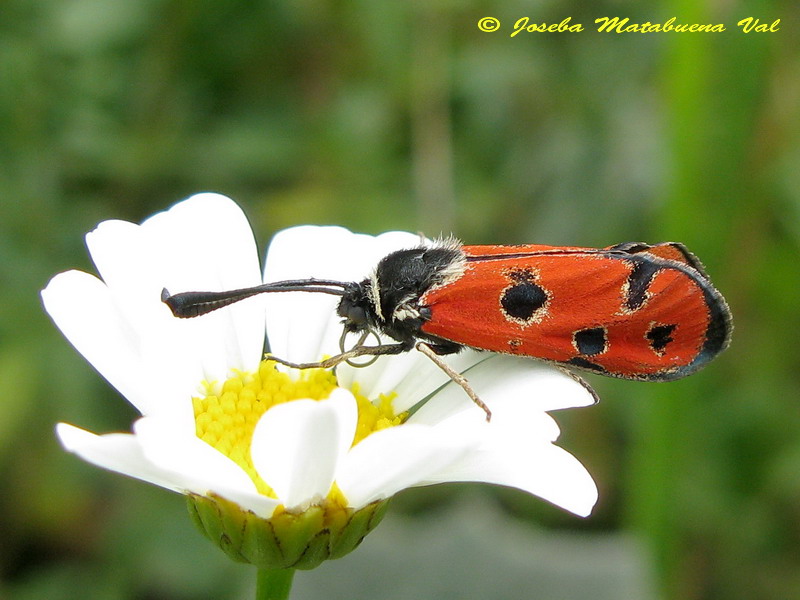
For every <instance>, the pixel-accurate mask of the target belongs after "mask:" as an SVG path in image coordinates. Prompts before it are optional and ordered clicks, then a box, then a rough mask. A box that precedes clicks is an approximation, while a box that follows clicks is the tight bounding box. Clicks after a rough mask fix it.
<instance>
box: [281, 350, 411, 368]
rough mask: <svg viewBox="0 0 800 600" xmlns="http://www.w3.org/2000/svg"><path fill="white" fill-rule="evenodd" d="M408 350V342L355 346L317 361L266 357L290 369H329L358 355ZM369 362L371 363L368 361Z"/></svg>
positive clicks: (379, 354)
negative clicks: (294, 360) (304, 361)
mask: <svg viewBox="0 0 800 600" xmlns="http://www.w3.org/2000/svg"><path fill="white" fill-rule="evenodd" d="M408 350H409V346H408V344H379V345H377V346H356V347H355V348H353V349H352V350H348V351H347V352H342V353H341V354H337V355H335V356H331V357H330V358H326V359H325V360H321V361H319V362H307V363H293V362H289V361H288V360H284V359H282V358H278V357H277V356H272V355H268V356H267V359H268V360H272V361H275V362H276V363H278V364H281V365H284V366H286V367H290V368H292V369H331V368H333V367H335V366H336V365H338V364H339V363H343V362H349V361H350V360H352V359H354V358H358V357H359V356H375V357H377V356H382V355H384V354H400V353H402V352H406V351H408ZM370 364H371V363H370Z"/></svg>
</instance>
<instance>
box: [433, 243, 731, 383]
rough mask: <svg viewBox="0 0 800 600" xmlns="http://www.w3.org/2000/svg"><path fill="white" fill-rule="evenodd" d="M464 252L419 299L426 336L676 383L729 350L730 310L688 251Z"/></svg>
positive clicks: (642, 247) (667, 247)
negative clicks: (458, 270)
mask: <svg viewBox="0 0 800 600" xmlns="http://www.w3.org/2000/svg"><path fill="white" fill-rule="evenodd" d="M463 251H464V252H465V255H466V266H465V269H464V272H463V274H461V275H460V276H458V277H456V278H453V279H451V280H448V281H447V283H446V284H444V285H442V286H439V287H436V288H433V289H431V290H429V291H428V292H427V293H425V294H424V295H423V296H422V298H421V300H420V302H421V305H422V306H424V307H427V309H428V310H429V311H430V313H429V314H430V319H429V320H428V321H427V322H425V323H424V324H423V325H422V330H423V331H424V332H425V333H429V334H432V335H435V336H438V337H441V338H444V339H448V340H452V341H454V342H457V343H460V344H464V345H467V346H472V347H474V348H479V349H484V350H491V351H494V352H506V353H511V354H520V355H525V356H531V357H536V358H540V359H544V360H550V361H555V362H559V363H564V364H568V365H572V366H577V367H581V368H585V369H590V370H593V371H596V372H598V373H602V374H604V375H610V376H613V377H623V378H628V379H652V380H670V379H677V378H679V377H683V376H685V375H689V374H690V373H692V372H694V371H696V370H697V369H698V368H700V367H701V366H703V365H704V364H705V363H706V362H708V361H709V360H711V359H712V358H713V357H714V356H716V354H718V353H719V352H721V351H722V350H723V349H724V348H725V347H726V346H727V343H728V337H729V332H730V316H729V313H728V310H727V306H726V305H725V302H724V300H723V299H722V297H721V296H720V294H719V293H718V292H717V291H716V290H715V289H714V288H713V286H712V285H711V283H710V282H709V281H708V279H707V278H706V276H705V274H704V273H703V272H702V270H701V268H702V267H701V266H700V264H699V262H697V261H696V259H694V257H693V256H692V255H691V254H690V253H688V251H686V250H685V248H683V247H682V246H681V245H680V244H672V243H667V244H659V245H656V246H647V245H646V244H620V245H619V246H613V247H611V248H606V249H602V250H598V249H592V248H567V247H551V246H540V245H521V246H464V247H463Z"/></svg>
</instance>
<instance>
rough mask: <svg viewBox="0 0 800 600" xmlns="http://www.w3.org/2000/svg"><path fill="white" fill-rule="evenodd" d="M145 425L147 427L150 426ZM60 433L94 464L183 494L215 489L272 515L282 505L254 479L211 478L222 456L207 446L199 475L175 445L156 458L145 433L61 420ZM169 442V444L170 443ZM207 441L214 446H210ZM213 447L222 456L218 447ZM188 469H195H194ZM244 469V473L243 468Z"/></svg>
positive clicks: (259, 512) (266, 515) (200, 458)
mask: <svg viewBox="0 0 800 600" xmlns="http://www.w3.org/2000/svg"><path fill="white" fill-rule="evenodd" d="M144 428H145V429H146V426H145V427H144ZM56 434H57V435H58V437H59V439H60V440H61V443H62V444H63V445H64V448H65V449H66V450H68V451H70V452H73V453H75V454H77V455H78V456H80V457H81V458H83V459H84V460H86V461H88V462H90V463H92V464H95V465H97V466H99V467H102V468H104V469H109V470H111V471H116V472H118V473H122V474H123V475H128V476H130V477H134V478H136V479H140V480H142V481H146V482H148V483H153V484H155V485H158V486H160V487H163V488H166V489H168V490H172V491H174V492H178V493H181V494H188V493H193V494H197V495H201V496H202V495H207V494H208V493H209V492H213V493H215V494H217V495H219V496H222V497H224V498H227V499H229V500H231V501H232V502H236V503H237V504H239V505H240V506H242V507H243V508H244V509H246V510H250V511H252V512H254V513H256V514H257V515H259V516H262V517H264V518H269V517H270V516H272V513H273V512H274V511H275V508H276V507H277V506H278V502H277V501H276V500H274V499H272V498H267V497H266V496H262V495H261V494H259V493H258V492H257V491H256V489H255V486H254V485H253V484H252V482H249V479H248V480H247V482H249V483H250V485H249V486H248V485H247V482H242V481H240V480H238V481H237V478H236V477H235V476H234V477H225V476H223V477H222V478H220V480H215V481H208V479H209V478H214V477H216V476H217V475H218V473H219V472H220V471H221V470H223V469H219V468H218V465H217V463H218V459H217V458H216V457H214V456H210V455H208V454H207V453H206V452H205V451H203V449H201V452H200V454H201V455H202V456H198V457H196V459H195V460H194V461H191V462H197V461H201V462H202V461H204V460H208V461H209V464H210V466H211V468H210V472H209V473H208V475H207V476H204V475H203V474H200V475H199V476H198V474H197V472H196V471H197V467H196V466H191V468H190V469H184V465H183V464H181V463H182V462H183V461H182V460H180V459H177V460H176V459H175V458H173V457H170V456H169V454H170V452H171V451H172V449H171V448H167V449H166V450H165V451H164V452H163V454H164V455H163V456H160V457H159V459H158V460H156V461H153V460H152V446H153V445H154V444H152V443H148V444H144V445H143V443H142V441H143V440H142V437H141V436H139V435H131V434H128V433H110V434H106V435H95V434H93V433H90V432H88V431H85V430H83V429H80V428H78V427H75V426H73V425H69V424H67V423H59V424H58V425H57V426H56ZM146 435H149V434H146ZM198 442H200V440H198ZM200 443H203V442H200ZM165 445H167V446H169V444H165ZM205 445H206V446H207V447H208V448H209V449H211V447H210V446H208V445H207V444H205ZM148 447H149V448H148ZM211 450H212V452H214V453H216V454H218V455H219V456H222V455H221V454H219V453H218V452H216V451H215V450H213V449H211ZM177 451H178V453H179V454H181V453H184V452H185V448H182V447H181V448H179V449H178V450H177ZM223 458H224V457H223ZM226 460H227V459H226ZM237 468H238V467H237ZM187 471H195V472H194V473H190V472H187ZM240 471H241V470H240ZM241 472H242V473H244V472H243V471H241ZM226 479H227V481H226ZM229 483H233V485H229Z"/></svg>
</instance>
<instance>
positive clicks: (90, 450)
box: [56, 423, 183, 492]
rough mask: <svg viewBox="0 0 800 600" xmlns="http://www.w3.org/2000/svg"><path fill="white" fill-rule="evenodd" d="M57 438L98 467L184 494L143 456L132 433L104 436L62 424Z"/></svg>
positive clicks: (69, 449)
mask: <svg viewBox="0 0 800 600" xmlns="http://www.w3.org/2000/svg"><path fill="white" fill-rule="evenodd" d="M56 435H57V436H58V439H59V440H60V441H61V444H62V445H63V446H64V449H66V450H67V451H69V452H72V453H74V454H77V455H78V456H80V457H81V458H82V459H84V460H85V461H88V462H90V463H92V464H94V465H97V466H98V467H102V468H104V469H109V470H111V471H116V472H117V473H122V474H123V475H128V476H130V477H134V478H136V479H141V480H142V481H147V482H149V483H153V484H155V485H158V486H161V487H163V488H167V489H168V490H173V491H180V492H182V491H183V489H182V488H181V486H180V485H179V484H178V482H177V481H175V479H174V478H173V477H172V476H171V473H168V472H166V471H164V470H163V469H160V468H158V467H156V466H155V465H154V464H152V463H151V462H150V461H149V460H148V459H147V458H146V457H145V456H144V454H143V453H142V449H141V446H140V445H139V443H138V441H137V440H136V438H135V437H134V436H133V435H131V434H129V433H109V434H106V435H102V436H101V435H95V434H94V433H91V432H89V431H86V430H84V429H80V428H79V427H75V426H74V425H70V424H68V423H59V424H58V425H56Z"/></svg>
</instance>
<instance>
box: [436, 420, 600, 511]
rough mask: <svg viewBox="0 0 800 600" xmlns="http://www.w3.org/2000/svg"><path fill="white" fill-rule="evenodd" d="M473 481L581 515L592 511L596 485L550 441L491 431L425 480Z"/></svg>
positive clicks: (595, 497)
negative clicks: (460, 457)
mask: <svg viewBox="0 0 800 600" xmlns="http://www.w3.org/2000/svg"><path fill="white" fill-rule="evenodd" d="M445 481H476V482H485V483H495V484H498V485H505V486H510V487H515V488H518V489H521V490H524V491H526V492H528V493H531V494H535V495H536V496H539V497H540V498H543V499H545V500H548V501H549V502H552V503H553V504H555V505H556V506H560V507H561V508H564V509H566V510H568V511H570V512H573V513H575V514H577V515H580V516H587V515H589V514H590V513H591V511H592V507H593V506H594V505H595V503H596V502H597V486H596V485H595V483H594V480H593V479H592V477H591V475H589V472H588V471H587V470H586V468H585V467H584V466H583V465H582V464H581V463H580V462H579V461H578V460H577V459H576V458H575V457H574V456H572V455H571V454H570V453H569V452H567V451H566V450H564V449H562V448H559V447H558V446H555V445H553V444H549V443H542V442H536V441H530V440H524V439H521V438H520V437H519V436H498V435H494V436H492V437H491V438H490V439H487V440H486V441H485V442H484V444H483V445H482V446H481V448H480V450H478V451H476V452H474V453H472V454H470V455H468V456H466V457H465V458H464V460H462V461H460V462H458V463H454V464H452V465H449V466H448V467H446V468H444V469H442V470H441V471H440V472H439V473H437V474H436V475H435V476H432V477H430V478H429V480H428V481H427V483H441V482H445Z"/></svg>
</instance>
